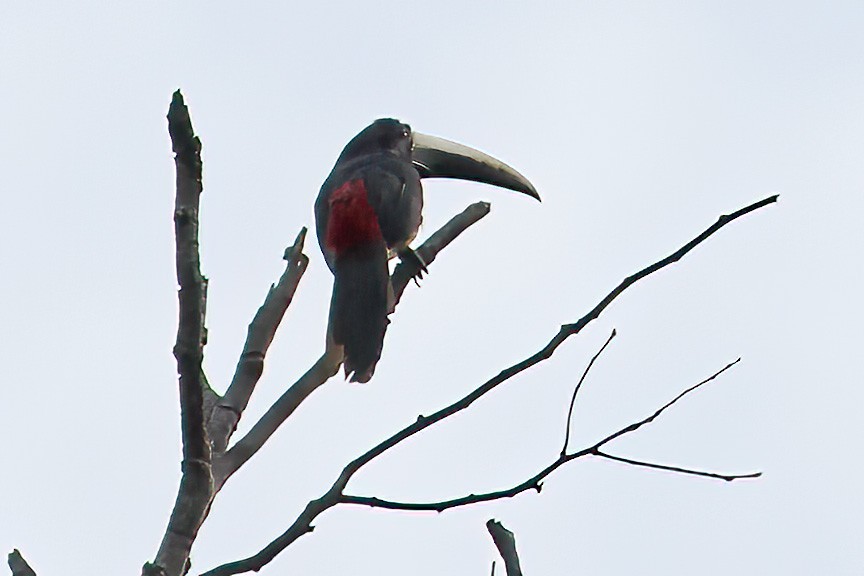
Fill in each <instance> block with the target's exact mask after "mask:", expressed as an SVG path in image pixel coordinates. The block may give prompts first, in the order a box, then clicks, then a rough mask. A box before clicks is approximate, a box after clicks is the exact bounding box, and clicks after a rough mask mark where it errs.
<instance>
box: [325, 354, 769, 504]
mask: <svg viewBox="0 0 864 576" xmlns="http://www.w3.org/2000/svg"><path fill="white" fill-rule="evenodd" d="M739 361H740V359H739V360H736V361H735V362H732V363H730V364H727V365H726V366H725V367H723V368H722V369H720V370H718V371H717V372H715V373H714V374H712V375H711V376H709V377H708V378H706V379H705V380H702V381H701V382H699V383H698V384H696V385H695V386H691V387H690V388H688V389H686V390H685V391H684V392H682V393H680V394H678V396H676V397H675V398H674V399H672V400H671V401H669V402H667V403H666V404H664V405H663V406H662V407H661V408H660V409H659V410H657V411H656V412H654V413H653V414H651V415H650V416H648V417H647V418H643V419H642V420H639V421H638V422H634V423H633V424H630V425H628V426H625V427H624V428H621V429H620V430H618V431H617V432H615V433H613V434H610V435H609V436H607V437H606V438H604V439H602V440H600V441H599V442H597V443H596V444H594V445H593V446H591V447H590V448H585V449H583V450H580V451H578V452H574V453H572V454H560V455H559V456H558V458H557V459H556V460H555V461H554V462H552V463H551V464H549V465H548V466H546V467H545V468H544V469H543V470H541V471H540V472H538V473H537V474H535V475H534V476H532V477H530V478H528V479H527V480H525V481H524V482H522V483H520V484H517V485H516V486H513V487H511V488H507V489H506V490H498V491H496V492H487V493H483V494H469V495H467V496H463V497H461V498H454V499H452V500H444V501H441V502H395V501H392V500H383V499H381V498H375V497H368V496H352V495H348V494H346V495H343V496H342V498H341V500H340V502H342V503H344V504H359V505H362V506H369V507H372V508H386V509H389V510H411V511H415V512H416V511H428V512H443V511H444V510H448V509H450V508H458V507H460V506H467V505H469V504H477V503H480V502H489V501H492V500H500V499H502V498H512V497H513V496H516V495H518V494H521V493H522V492H525V491H526V490H532V489H533V490H536V491H537V492H540V490H541V489H542V487H543V485H542V481H543V480H544V479H545V478H546V477H547V476H549V475H550V474H551V473H552V472H554V471H555V470H557V469H558V468H560V467H561V466H563V465H564V464H566V463H568V462H570V461H572V460H576V459H578V458H583V457H585V456H600V457H603V458H608V459H610V460H617V461H619V462H628V463H631V464H633V465H635V466H646V467H649V468H657V469H661V470H669V471H672V472H681V473H684V474H693V475H697V476H706V477H709V478H720V479H722V480H738V479H743V478H757V477H759V476H761V473H760V472H756V473H752V474H739V475H730V474H715V473H711V472H699V471H695V470H690V469H686V468H676V467H673V466H664V465H662V464H650V463H646V462H640V461H636V460H629V461H628V460H626V459H624V458H619V457H617V456H612V455H611V454H608V453H605V452H602V451H601V448H602V447H603V446H604V445H606V444H608V443H609V442H611V441H612V440H615V439H616V438H620V437H621V436H624V435H625V434H629V433H631V432H635V431H636V430H638V429H639V428H641V427H642V426H644V425H645V424H648V423H650V422H653V421H654V419H656V418H657V417H658V416H660V414H662V413H663V412H665V411H666V410H667V409H668V408H669V407H671V406H672V405H674V404H675V403H676V402H678V401H679V400H680V399H681V398H683V397H684V396H686V395H687V394H689V393H690V392H693V391H694V390H696V389H698V388H699V387H700V386H702V385H703V384H706V383H708V382H711V381H712V380H714V379H715V378H717V377H718V376H719V375H720V374H722V373H723V372H725V371H726V370H728V369H729V368H731V367H732V366H734V365H735V364H737V363H738V362H739Z"/></svg>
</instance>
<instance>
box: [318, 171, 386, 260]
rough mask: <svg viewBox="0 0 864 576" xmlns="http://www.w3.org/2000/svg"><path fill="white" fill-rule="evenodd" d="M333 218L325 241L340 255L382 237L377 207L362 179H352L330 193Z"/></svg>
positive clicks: (329, 222) (331, 215) (328, 223)
mask: <svg viewBox="0 0 864 576" xmlns="http://www.w3.org/2000/svg"><path fill="white" fill-rule="evenodd" d="M328 203H329V204H330V218H329V220H328V221H327V237H326V239H325V243H326V245H327V247H328V248H329V249H330V250H333V251H334V252H335V253H337V254H339V253H340V252H342V251H344V250H348V249H350V248H354V247H357V246H358V245H362V244H366V243H370V242H374V241H377V240H380V239H381V238H382V235H381V227H380V226H379V225H378V216H377V215H376V214H375V209H374V208H372V205H371V204H369V197H368V196H367V194H366V185H365V184H364V183H363V180H362V179H357V180H349V181H348V182H346V183H345V184H343V185H342V186H340V187H339V188H337V189H336V190H334V191H333V193H332V194H330V198H329V200H328Z"/></svg>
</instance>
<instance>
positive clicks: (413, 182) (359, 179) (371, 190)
mask: <svg viewBox="0 0 864 576" xmlns="http://www.w3.org/2000/svg"><path fill="white" fill-rule="evenodd" d="M422 178H458V179H462V180H473V181H476V182H484V183H487V184H492V185H495V186H500V187H503V188H509V189H511V190H515V191H517V192H522V193H524V194H528V195H529V196H532V197H534V198H536V199H538V200H539V199H540V196H539V195H538V194H537V191H536V190H535V189H534V186H532V185H531V183H530V182H529V181H528V180H527V179H526V178H525V177H524V176H522V175H521V174H519V173H518V172H517V171H516V170H514V169H513V168H511V167H510V166H507V165H506V164H504V163H503V162H501V161H499V160H496V159H495V158H492V157H491V156H488V155H487V154H484V153H483V152H480V151H479V150H474V149H473V148H469V147H468V146H463V145H462V144H457V143H455V142H450V141H448V140H444V139H443V138H436V137H433V136H426V135H424V134H419V133H417V132H412V130H411V127H410V126H408V125H407V124H403V123H401V122H399V121H398V120H393V119H390V118H385V119H381V120H376V121H375V122H373V123H372V124H371V125H370V126H368V127H367V128H366V129H364V130H363V131H362V132H360V133H359V134H357V136H355V137H354V138H353V139H352V140H351V141H350V142H349V143H348V145H347V146H345V148H344V150H342V154H340V155H339V159H338V160H336V165H335V166H333V170H332V171H331V172H330V176H328V177H327V180H326V181H325V182H324V184H323V185H322V186H321V192H320V193H319V194H318V199H317V200H316V201H315V223H316V228H317V232H318V242H319V244H320V245H321V251H322V252H323V253H324V259H325V260H326V261H327V265H328V266H329V267H330V270H332V272H333V276H334V281H333V296H332V300H331V303H330V329H331V336H332V338H333V340H334V342H335V343H336V344H340V345H342V346H343V347H344V348H343V350H344V366H345V376H346V378H348V377H350V378H351V381H352V382H368V381H369V379H370V378H371V377H372V373H373V372H374V371H375V364H376V363H377V362H378V359H379V358H380V357H381V348H382V345H383V343H384V333H385V331H386V330H387V324H388V323H389V320H388V318H387V317H388V315H389V314H390V313H391V312H392V306H393V303H392V300H393V294H392V287H391V286H390V272H389V268H388V265H387V261H388V260H389V258H390V257H392V256H393V255H397V254H398V255H399V256H400V257H401V258H403V259H404V258H411V259H412V260H414V261H415V262H416V263H417V264H418V265H419V266H420V268H421V269H423V268H425V266H424V263H423V262H422V260H420V259H419V257H418V256H417V255H416V254H415V253H414V252H413V251H412V250H411V248H409V246H408V244H409V243H410V242H411V241H412V240H413V239H414V236H416V235H417V231H418V229H419V228H420V223H421V221H422V219H423V218H422V214H421V212H422V209H423V188H422V186H421V185H420V180H421V179H422Z"/></svg>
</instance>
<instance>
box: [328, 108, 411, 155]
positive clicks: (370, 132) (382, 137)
mask: <svg viewBox="0 0 864 576" xmlns="http://www.w3.org/2000/svg"><path fill="white" fill-rule="evenodd" d="M411 147H412V144H411V127H410V126H408V125H407V124H403V123H401V122H399V121H398V120H394V119H393V118H380V119H378V120H376V121H375V122H373V123H372V124H370V125H369V126H367V127H366V128H364V129H363V131H362V132H360V133H359V134H357V135H356V136H355V137H354V138H352V139H351V141H350V142H348V144H347V145H346V146H345V148H344V149H343V150H342V154H341V155H340V156H339V160H342V161H344V160H352V159H354V158H358V157H361V156H370V155H372V154H382V153H385V152H389V153H390V154H393V155H394V156H397V157H398V158H403V159H405V160H409V161H410V159H411Z"/></svg>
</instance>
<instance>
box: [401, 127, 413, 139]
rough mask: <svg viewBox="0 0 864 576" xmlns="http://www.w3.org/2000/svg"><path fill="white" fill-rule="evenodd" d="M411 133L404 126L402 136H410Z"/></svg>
mask: <svg viewBox="0 0 864 576" xmlns="http://www.w3.org/2000/svg"><path fill="white" fill-rule="evenodd" d="M410 135H411V133H410V132H409V131H408V128H402V137H403V138H408V136H410Z"/></svg>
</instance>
